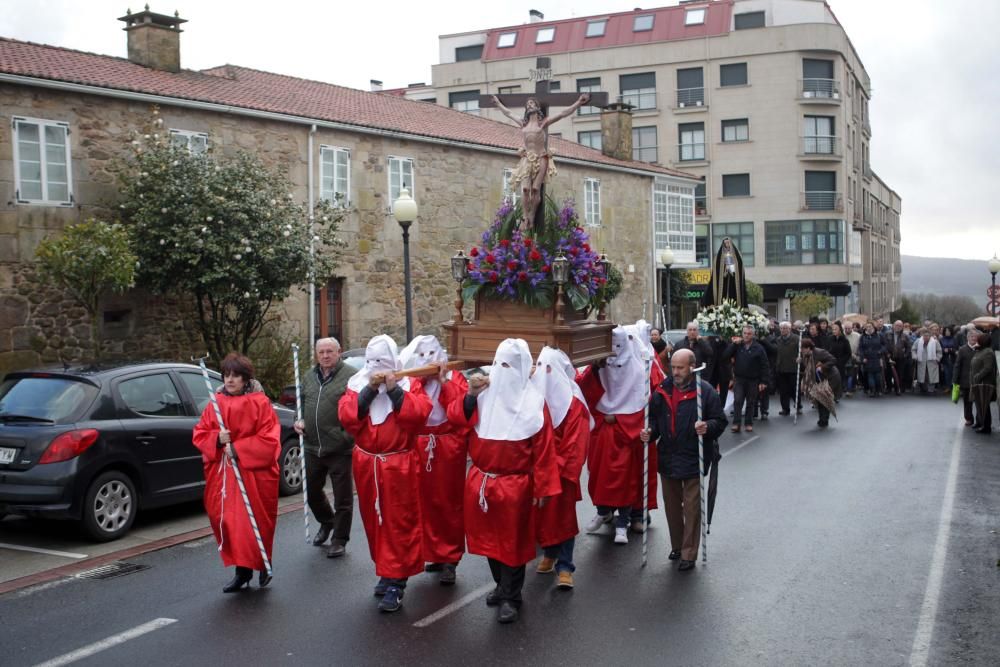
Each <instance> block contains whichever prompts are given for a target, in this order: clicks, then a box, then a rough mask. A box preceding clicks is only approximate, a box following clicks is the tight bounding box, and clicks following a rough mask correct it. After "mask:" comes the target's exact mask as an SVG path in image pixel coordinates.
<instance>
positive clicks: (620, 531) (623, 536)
mask: <svg viewBox="0 0 1000 667" xmlns="http://www.w3.org/2000/svg"><path fill="white" fill-rule="evenodd" d="M615 544H628V528H624V527H623V528H615Z"/></svg>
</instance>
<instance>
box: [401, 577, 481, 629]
mask: <svg viewBox="0 0 1000 667" xmlns="http://www.w3.org/2000/svg"><path fill="white" fill-rule="evenodd" d="M494 588H496V584H483V585H482V586H480V587H479V588H477V589H476V590H474V591H472V592H471V593H466V594H465V595H464V596H463V597H461V598H459V599H458V600H455V601H454V602H452V603H451V604H450V605H448V606H447V607H442V608H441V609H439V610H437V611H436V612H434V613H433V614H431V615H430V616H425V617H424V618H422V619H420V620H419V621H417V622H416V623H414V624H413V627H415V628H426V627H427V626H428V625H430V624H431V623H435V622H437V621H440V620H441V619H442V618H444V617H445V616H447V615H448V614H450V613H452V612H455V611H458V610H459V609H461V608H462V607H464V606H466V605H468V604H470V603H472V602H475V601H476V600H478V599H479V598H481V597H482V596H483V595H485V594H486V593H489V592H490V591H491V590H493V589H494Z"/></svg>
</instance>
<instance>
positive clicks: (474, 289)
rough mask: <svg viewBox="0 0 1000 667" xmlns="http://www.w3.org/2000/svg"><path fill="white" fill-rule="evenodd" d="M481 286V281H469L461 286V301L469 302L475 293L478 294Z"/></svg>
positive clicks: (473, 298)
mask: <svg viewBox="0 0 1000 667" xmlns="http://www.w3.org/2000/svg"><path fill="white" fill-rule="evenodd" d="M482 288H483V285H482V284H481V283H471V284H468V283H467V284H465V285H463V286H462V301H464V302H466V303H471V302H472V301H473V300H475V298H476V295H477V294H479V290H481V289H482Z"/></svg>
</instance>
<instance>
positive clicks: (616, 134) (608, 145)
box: [601, 102, 632, 160]
mask: <svg viewBox="0 0 1000 667" xmlns="http://www.w3.org/2000/svg"><path fill="white" fill-rule="evenodd" d="M601 152H602V153H604V154H605V155H607V156H608V157H613V158H617V159H619V160H631V159H632V105H631V104H624V103H622V102H616V103H613V104H609V105H608V106H606V107H604V108H603V109H602V110H601Z"/></svg>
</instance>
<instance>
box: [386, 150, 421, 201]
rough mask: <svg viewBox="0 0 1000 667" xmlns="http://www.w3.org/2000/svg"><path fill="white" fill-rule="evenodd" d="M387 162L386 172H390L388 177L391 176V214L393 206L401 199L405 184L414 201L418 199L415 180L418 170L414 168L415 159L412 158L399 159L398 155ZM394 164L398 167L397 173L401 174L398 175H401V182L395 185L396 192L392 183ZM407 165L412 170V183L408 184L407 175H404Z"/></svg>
mask: <svg viewBox="0 0 1000 667" xmlns="http://www.w3.org/2000/svg"><path fill="white" fill-rule="evenodd" d="M385 162H386V172H388V175H389V176H388V177H389V212H390V213H391V212H392V208H393V206H394V205H395V203H396V200H397V199H399V193H400V192H401V191H402V189H403V186H404V184H405V185H406V189H407V190H409V191H410V196H411V197H413V198H414V199H416V198H417V197H416V190H415V188H414V182H415V178H414V177H415V172H416V169H415V168H414V164H413V158H411V157H399V156H396V155H390V156H388V157H387V158H386V160H385ZM394 164H397V165H398V167H397V171H398V172H399V174H398V175H399V181H398V182H397V183H395V192H393V187H394V184H393V182H392V176H393V174H392V172H393V165H394ZM405 164H408V165H409V169H410V181H409V182H408V183H407V181H406V177H405V175H404V174H403V172H404V169H403V165H405Z"/></svg>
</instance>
